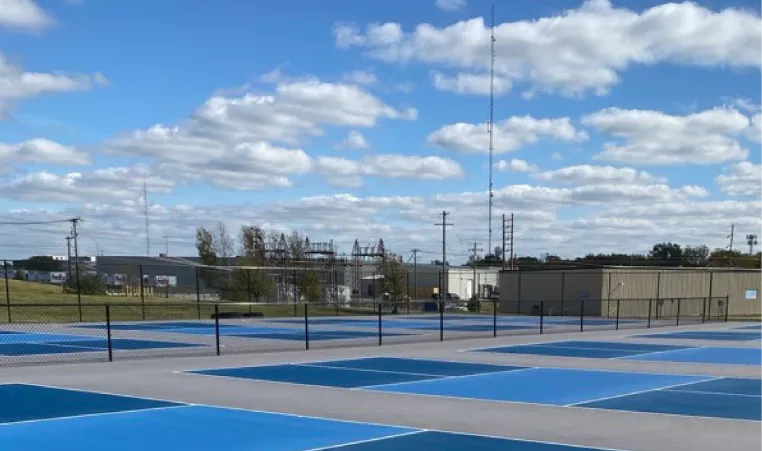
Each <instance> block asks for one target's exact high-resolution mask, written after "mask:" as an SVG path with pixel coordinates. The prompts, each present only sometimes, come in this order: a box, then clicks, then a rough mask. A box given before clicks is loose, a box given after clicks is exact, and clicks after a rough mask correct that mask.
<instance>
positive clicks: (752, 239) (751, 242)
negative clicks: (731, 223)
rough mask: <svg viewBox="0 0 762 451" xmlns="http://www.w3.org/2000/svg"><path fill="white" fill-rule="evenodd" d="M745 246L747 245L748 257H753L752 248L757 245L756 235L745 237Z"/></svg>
mask: <svg viewBox="0 0 762 451" xmlns="http://www.w3.org/2000/svg"><path fill="white" fill-rule="evenodd" d="M746 244H748V245H749V255H754V246H756V245H757V244H759V242H758V241H757V234H756V233H751V234H749V235H746Z"/></svg>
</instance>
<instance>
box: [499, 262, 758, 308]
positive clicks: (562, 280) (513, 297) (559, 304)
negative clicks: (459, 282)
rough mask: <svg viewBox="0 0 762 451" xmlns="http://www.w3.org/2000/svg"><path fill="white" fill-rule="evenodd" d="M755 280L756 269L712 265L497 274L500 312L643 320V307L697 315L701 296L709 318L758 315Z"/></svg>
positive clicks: (502, 272) (617, 267)
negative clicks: (615, 316)
mask: <svg viewBox="0 0 762 451" xmlns="http://www.w3.org/2000/svg"><path fill="white" fill-rule="evenodd" d="M761 276H762V273H761V272H760V270H758V269H737V268H717V267H708V268H674V267H670V268H661V267H620V266H609V267H600V268H594V269H589V268H584V269H564V270H531V271H501V272H500V301H501V302H500V311H501V312H505V313H513V312H517V311H520V312H522V313H532V312H535V313H538V309H539V306H540V301H543V304H542V305H543V308H544V313H545V314H561V313H563V314H569V315H579V314H580V310H581V309H582V308H584V314H585V315H591V316H614V315H616V314H619V315H621V316H623V317H626V316H633V317H644V316H645V315H646V314H648V311H650V310H649V309H654V310H662V311H666V312H669V313H668V314H672V315H674V314H675V312H676V310H677V309H682V311H681V313H682V314H683V315H690V316H701V315H703V314H705V313H706V309H707V305H706V304H705V303H704V302H703V301H702V298H711V299H713V300H712V301H710V303H709V305H708V308H709V310H710V311H709V313H710V314H715V313H717V314H723V315H724V314H725V313H726V312H727V315H728V316H730V317H752V316H757V317H759V316H760V315H761V314H762V301H761V300H760V279H761ZM725 297H727V299H726V300H725V299H720V298H725ZM637 299H640V300H643V301H642V302H637V301H633V300H637ZM581 300H584V302H580V301H581ZM617 300H621V302H617ZM583 303H584V307H583V306H582V304H583ZM712 309H714V311H712Z"/></svg>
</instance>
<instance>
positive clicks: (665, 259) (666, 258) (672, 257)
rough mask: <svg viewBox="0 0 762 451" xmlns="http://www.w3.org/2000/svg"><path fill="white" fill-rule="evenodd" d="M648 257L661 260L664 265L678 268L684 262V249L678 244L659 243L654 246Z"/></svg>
mask: <svg viewBox="0 0 762 451" xmlns="http://www.w3.org/2000/svg"><path fill="white" fill-rule="evenodd" d="M648 255H649V256H650V257H651V258H652V259H654V260H659V261H660V262H661V264H662V265H666V266H677V265H679V264H680V263H681V262H682V259H683V249H682V248H681V247H680V245H679V244H677V243H671V242H670V243H659V244H654V247H653V249H651V252H650V253H649V254H648Z"/></svg>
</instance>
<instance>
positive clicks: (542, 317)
mask: <svg viewBox="0 0 762 451" xmlns="http://www.w3.org/2000/svg"><path fill="white" fill-rule="evenodd" d="M544 318H545V301H540V335H542V330H543V326H544V324H543V323H544V322H545V321H544Z"/></svg>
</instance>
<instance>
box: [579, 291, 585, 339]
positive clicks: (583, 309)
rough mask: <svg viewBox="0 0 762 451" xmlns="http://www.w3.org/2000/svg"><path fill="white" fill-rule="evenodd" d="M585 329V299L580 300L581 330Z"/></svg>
mask: <svg viewBox="0 0 762 451" xmlns="http://www.w3.org/2000/svg"><path fill="white" fill-rule="evenodd" d="M584 330H585V300H584V299H580V300H579V331H580V332H583V331H584Z"/></svg>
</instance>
